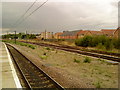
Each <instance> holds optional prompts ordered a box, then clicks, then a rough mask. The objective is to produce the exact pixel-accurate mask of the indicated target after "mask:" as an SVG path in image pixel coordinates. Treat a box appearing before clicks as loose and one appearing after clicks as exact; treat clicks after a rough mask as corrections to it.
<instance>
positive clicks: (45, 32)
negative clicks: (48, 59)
mask: <svg viewBox="0 0 120 90" xmlns="http://www.w3.org/2000/svg"><path fill="white" fill-rule="evenodd" d="M45 40H46V30H45Z"/></svg>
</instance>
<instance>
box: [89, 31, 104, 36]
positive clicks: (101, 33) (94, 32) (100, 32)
mask: <svg viewBox="0 0 120 90" xmlns="http://www.w3.org/2000/svg"><path fill="white" fill-rule="evenodd" d="M90 33H91V34H92V35H103V32H102V31H90Z"/></svg>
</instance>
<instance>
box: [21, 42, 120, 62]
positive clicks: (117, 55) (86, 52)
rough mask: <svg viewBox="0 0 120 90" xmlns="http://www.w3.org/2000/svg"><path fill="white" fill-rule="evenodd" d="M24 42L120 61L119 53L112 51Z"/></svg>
mask: <svg viewBox="0 0 120 90" xmlns="http://www.w3.org/2000/svg"><path fill="white" fill-rule="evenodd" d="M22 42H24V41H22ZM24 43H29V44H35V45H40V46H45V47H51V48H55V49H60V50H64V51H69V52H74V53H78V54H82V55H86V56H92V57H96V58H102V59H107V60H111V61H116V62H120V54H119V53H114V55H112V53H109V54H108V53H102V52H101V53H100V52H99V53H98V52H92V51H91V52H89V51H83V50H79V49H78V48H74V47H70V46H62V45H52V44H46V43H35V42H24Z"/></svg>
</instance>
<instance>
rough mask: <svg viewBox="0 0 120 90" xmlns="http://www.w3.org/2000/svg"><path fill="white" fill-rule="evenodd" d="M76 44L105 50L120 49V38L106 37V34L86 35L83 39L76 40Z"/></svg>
mask: <svg viewBox="0 0 120 90" xmlns="http://www.w3.org/2000/svg"><path fill="white" fill-rule="evenodd" d="M75 44H76V45H77V46H82V47H88V46H89V47H98V48H99V49H104V50H112V49H113V48H116V49H120V39H114V38H110V37H106V36H105V35H101V36H84V37H83V38H81V39H77V40H75Z"/></svg>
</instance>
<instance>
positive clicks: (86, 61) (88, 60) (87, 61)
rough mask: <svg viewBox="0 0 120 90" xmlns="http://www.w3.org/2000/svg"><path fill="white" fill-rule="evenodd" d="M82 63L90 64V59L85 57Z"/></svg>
mask: <svg viewBox="0 0 120 90" xmlns="http://www.w3.org/2000/svg"><path fill="white" fill-rule="evenodd" d="M83 62H84V63H90V62H91V59H90V58H89V57H85V59H84V61H83Z"/></svg>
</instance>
